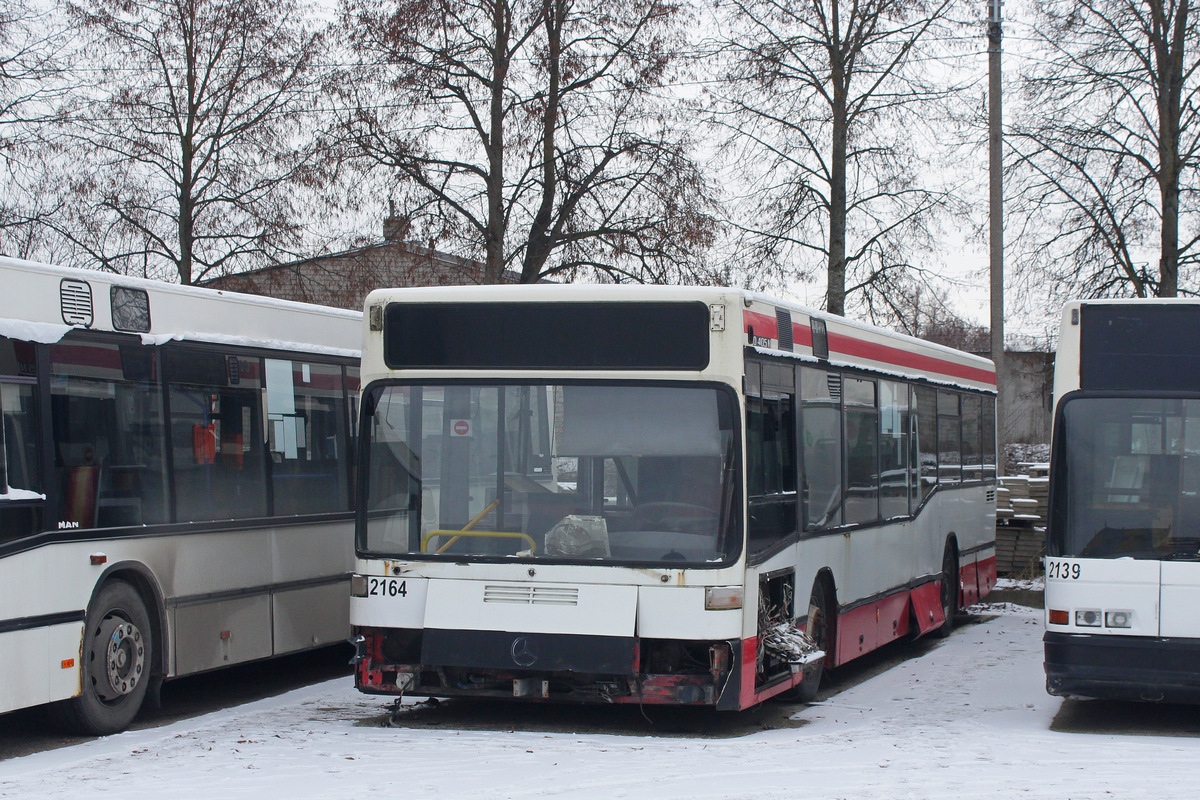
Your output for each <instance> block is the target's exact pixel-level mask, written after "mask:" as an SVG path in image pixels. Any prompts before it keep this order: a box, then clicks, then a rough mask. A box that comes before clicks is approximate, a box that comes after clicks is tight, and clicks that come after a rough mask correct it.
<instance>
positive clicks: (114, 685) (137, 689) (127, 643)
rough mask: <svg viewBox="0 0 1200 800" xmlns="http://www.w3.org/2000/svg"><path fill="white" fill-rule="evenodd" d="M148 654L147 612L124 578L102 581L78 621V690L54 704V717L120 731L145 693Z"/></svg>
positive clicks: (78, 726) (100, 731)
mask: <svg viewBox="0 0 1200 800" xmlns="http://www.w3.org/2000/svg"><path fill="white" fill-rule="evenodd" d="M153 655H154V642H153V639H152V633H151V628H150V617H149V615H148V614H147V612H146V604H145V602H144V601H143V600H142V597H141V595H139V594H138V593H137V590H135V589H134V588H133V587H132V586H131V585H129V584H128V583H126V582H125V581H120V580H115V581H110V582H109V583H106V584H105V585H104V586H103V587H102V588H101V589H100V591H99V592H97V593H96V596H95V597H94V598H93V599H92V602H91V605H90V606H88V610H87V617H86V620H85V622H84V632H83V648H82V664H81V665H80V667H81V676H80V682H81V689H82V691H81V692H80V693H79V696H78V697H73V698H71V699H70V700H64V701H63V702H62V703H60V704H58V708H57V709H56V710H57V712H58V713H57V715H58V717H59V720H60V722H62V723H64V724H65V726H66V727H68V728H70V729H71V730H73V731H76V732H79V733H83V734H87V735H93V736H103V735H105V734H109V733H116V732H117V731H121V730H124V729H125V728H126V727H128V726H129V723H130V722H132V721H133V718H134V717H135V716H137V713H138V711H139V710H140V709H141V707H142V701H143V700H144V699H145V697H146V689H147V687H149V685H150V679H151V672H152V669H151V665H152V664H153Z"/></svg>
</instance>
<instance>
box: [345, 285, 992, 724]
mask: <svg viewBox="0 0 1200 800" xmlns="http://www.w3.org/2000/svg"><path fill="white" fill-rule="evenodd" d="M366 308H367V312H368V313H367V316H368V321H367V325H368V331H367V336H366V338H365V339H364V344H363V347H364V349H363V373H364V374H363V379H364V390H363V398H362V429H361V432H360V440H361V441H362V442H363V446H362V448H361V450H360V460H359V466H358V469H359V497H358V504H359V508H358V523H357V539H356V547H357V559H356V562H355V575H354V577H353V579H352V593H353V595H354V596H353V597H352V598H351V610H350V613H351V623H352V625H353V627H354V631H355V636H356V640H357V642H358V654H357V666H356V679H355V680H356V684H357V686H358V687H359V689H361V690H362V691H364V692H368V693H378V694H385V695H387V694H390V695H402V694H409V695H424V696H443V697H444V696H467V697H514V696H515V697H522V698H528V699H531V700H551V701H569V702H611V703H668V704H688V705H709V706H714V707H716V708H718V709H742V708H747V707H749V706H752V705H754V704H756V703H759V702H761V701H762V700H764V699H765V698H768V697H771V696H773V695H776V694H781V693H784V692H788V691H789V690H790V691H791V692H792V694H794V695H796V696H799V697H804V696H809V697H811V696H812V694H813V693H814V692H815V690H816V687H817V685H818V679H819V677H820V674H821V668H822V666H825V667H833V666H836V665H839V664H844V663H846V662H848V661H850V660H852V659H854V658H856V657H858V656H860V655H862V654H863V653H866V652H869V651H871V650H873V649H875V648H876V647H879V646H880V645H882V644H884V643H887V642H890V641H893V640H895V639H898V638H901V637H905V636H920V635H922V634H925V633H929V632H931V631H939V630H941V631H945V630H948V627H949V626H950V625H951V624H952V620H953V616H954V614H955V612H956V611H957V610H958V609H959V608H960V607H961V606H963V605H964V604H968V603H972V602H974V601H976V600H977V599H978V598H979V597H981V596H983V595H984V594H986V593H987V592H988V591H989V590H990V588H991V587H992V586H993V585H994V583H995V570H996V566H995V565H996V562H995V502H994V501H995V463H996V460H995V410H994V409H995V407H994V392H995V370H994V368H993V365H992V363H991V362H990V361H988V360H986V359H983V358H979V357H976V356H972V355H969V354H965V353H960V352H956V351H954V350H951V349H948V348H945V347H940V346H938V345H933V344H928V343H925V342H921V341H918V340H916V339H912V338H909V337H905V336H899V335H896V334H893V333H889V332H887V331H883V330H880V329H877V328H872V327H868V326H865V325H859V324H855V323H853V322H850V321H847V320H845V319H842V318H839V317H833V316H829V315H826V314H822V313H819V312H816V311H811V310H809V309H805V308H802V307H799V306H796V305H793V304H789V303H784V302H781V301H778V300H773V299H771V298H768V297H764V296H761V295H757V294H753V293H748V292H743V291H738V290H731V289H716V288H697V287H632V286H548V285H538V286H505V287H486V288H479V287H474V288H428V289H395V290H385V291H376V292H374V293H372V294H371V295H370V296H369V297H368V298H367V301H366ZM822 654H823V661H822Z"/></svg>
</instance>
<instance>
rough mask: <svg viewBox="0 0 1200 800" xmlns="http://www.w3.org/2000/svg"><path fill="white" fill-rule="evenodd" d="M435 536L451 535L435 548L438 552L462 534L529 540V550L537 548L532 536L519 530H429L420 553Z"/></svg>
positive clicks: (424, 550) (422, 541)
mask: <svg viewBox="0 0 1200 800" xmlns="http://www.w3.org/2000/svg"><path fill="white" fill-rule="evenodd" d="M435 536H450V537H452V538H451V539H450V541H448V542H446V543H445V544H444V545H442V546H441V547H439V548H438V549H437V552H439V553H441V552H444V551H445V549H446V548H447V547H449V546H450V545H452V544H454V543H455V542H457V541H458V540H459V539H461V538H462V537H463V536H474V537H477V538H480V539H482V538H485V537H489V536H490V537H494V538H497V539H524V540H525V541H527V542H529V550H530V552H533V551H536V550H537V542H535V541H534V540H533V537H532V536H530V535H529V534H528V533H521V532H520V531H468V530H461V531H430V532H429V533H427V534H425V538H424V539H422V540H421V552H422V553H425V552H428V547H429V540H430V539H432V538H433V537H435Z"/></svg>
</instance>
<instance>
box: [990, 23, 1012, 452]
mask: <svg viewBox="0 0 1200 800" xmlns="http://www.w3.org/2000/svg"><path fill="white" fill-rule="evenodd" d="M1002 5H1004V3H1003V0H988V32H987V36H988V170H989V173H990V186H989V189H990V190H989V193H988V195H989V197H988V219H989V222H990V231H991V243H990V248H991V254H990V255H991V268H990V273H991V290H992V292H991V293H992V303H991V305H992V309H991V310H992V325H991V329H992V330H991V333H992V361H994V362H995V364H996V389H997V391H996V462H997V463H996V469H997V474H1003V471H1004V408H1005V406H1006V405H1007V404H1006V403H1005V402H1004V399H1003V398H1004V390H1005V388H1006V386H1007V383H1008V382H1007V380H1006V378H1007V375H1008V373H1007V371H1006V370H1005V364H1004V175H1003V169H1004V151H1003V147H1004V135H1003V131H1002V128H1001V113H1000V111H1001V106H1000V94H1001V89H1000V54H1001V47H1000V39H1001V31H1000V7H1001V6H1002Z"/></svg>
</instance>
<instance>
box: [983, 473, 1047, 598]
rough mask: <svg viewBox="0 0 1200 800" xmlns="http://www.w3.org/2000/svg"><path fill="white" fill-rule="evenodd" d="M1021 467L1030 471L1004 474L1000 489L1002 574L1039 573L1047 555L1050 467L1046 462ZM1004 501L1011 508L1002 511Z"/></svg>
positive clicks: (998, 554)
mask: <svg viewBox="0 0 1200 800" xmlns="http://www.w3.org/2000/svg"><path fill="white" fill-rule="evenodd" d="M1021 466H1022V468H1025V469H1027V470H1028V472H1026V473H1025V474H1020V475H1003V476H1001V477H1000V481H999V486H998V487H997V492H996V505H997V511H996V571H997V572H999V573H1000V574H1001V575H1031V574H1036V573H1038V572H1040V570H1041V557H1042V555H1044V554H1045V548H1046V503H1047V499H1048V495H1049V481H1050V479H1049V477H1047V475H1046V473H1047V472H1048V471H1049V470H1048V467H1047V466H1046V465H1042V464H1022V465H1021ZM1030 473H1032V474H1030ZM1001 492H1003V493H1004V494H1003V500H1001V497H1002V495H1001ZM1002 503H1003V504H1004V505H1005V506H1006V507H1007V508H1008V509H1011V510H1009V511H1006V512H1005V513H1001V512H1000V510H999V509H1000V507H1001V504H1002Z"/></svg>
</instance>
